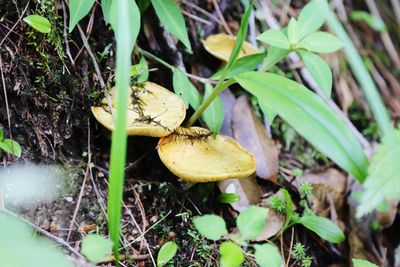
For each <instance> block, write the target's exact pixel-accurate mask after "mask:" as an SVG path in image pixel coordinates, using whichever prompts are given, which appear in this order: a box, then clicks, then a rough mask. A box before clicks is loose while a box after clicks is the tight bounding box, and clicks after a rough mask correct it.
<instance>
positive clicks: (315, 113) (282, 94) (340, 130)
mask: <svg viewBox="0 0 400 267" xmlns="http://www.w3.org/2000/svg"><path fill="white" fill-rule="evenodd" d="M234 78H235V80H236V81H237V82H238V83H239V84H240V85H241V86H242V87H243V88H244V89H246V90H247V91H249V92H250V93H251V94H253V95H255V96H256V97H257V98H258V99H259V101H262V102H264V103H265V104H266V105H268V107H270V108H271V110H273V111H275V112H277V113H278V114H279V116H280V117H282V118H283V119H284V120H285V121H287V122H288V123H289V124H290V125H291V126H292V127H293V128H294V129H295V130H296V131H297V132H299V133H300V134H301V135H302V136H303V137H304V138H305V139H306V140H307V141H309V142H310V143H311V144H312V145H314V146H315V147H316V148H317V149H318V150H320V151H321V152H322V153H324V154H326V155H327V156H328V157H330V158H331V159H332V160H333V161H335V162H336V163H337V164H338V165H339V166H340V167H342V168H343V169H344V170H346V171H347V172H349V173H351V174H352V175H353V176H354V177H356V178H357V179H358V180H359V181H361V182H362V181H363V180H364V179H365V177H366V169H367V166H368V161H367V158H366V157H365V155H364V151H363V148H362V146H361V144H360V143H359V141H358V140H357V138H356V137H355V136H354V134H353V132H352V131H351V130H350V129H349V128H348V127H346V125H345V124H344V122H343V121H342V120H341V119H340V118H339V117H338V115H336V113H334V112H333V111H332V110H331V109H330V108H329V107H328V106H327V105H326V104H325V102H324V101H323V100H322V99H321V98H320V97H319V96H318V95H316V94H315V93H313V92H311V91H310V90H308V89H307V88H306V87H305V86H303V85H301V84H299V83H297V82H294V81H291V80H289V79H287V78H285V77H282V76H279V75H276V74H271V73H258V72H246V73H242V74H240V75H238V76H235V77H234Z"/></svg>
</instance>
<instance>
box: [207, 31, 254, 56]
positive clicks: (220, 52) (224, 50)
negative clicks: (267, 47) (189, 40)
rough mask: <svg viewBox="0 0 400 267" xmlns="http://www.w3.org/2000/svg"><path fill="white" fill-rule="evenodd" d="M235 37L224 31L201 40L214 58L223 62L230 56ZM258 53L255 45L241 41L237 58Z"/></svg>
mask: <svg viewBox="0 0 400 267" xmlns="http://www.w3.org/2000/svg"><path fill="white" fill-rule="evenodd" d="M235 41H236V37H234V36H230V35H227V34H224V33H219V34H215V35H210V36H208V37H207V39H206V40H204V41H203V45H204V48H205V49H206V50H207V51H208V52H209V53H210V54H211V55H213V56H215V57H216V58H219V59H221V60H223V61H225V62H227V61H228V60H229V57H230V56H231V53H232V50H233V46H234V45H235ZM257 53H260V52H259V51H258V49H257V48H256V47H254V46H253V45H252V44H250V43H249V42H243V46H242V49H241V50H240V52H239V56H238V58H241V57H244V56H248V55H253V54H257Z"/></svg>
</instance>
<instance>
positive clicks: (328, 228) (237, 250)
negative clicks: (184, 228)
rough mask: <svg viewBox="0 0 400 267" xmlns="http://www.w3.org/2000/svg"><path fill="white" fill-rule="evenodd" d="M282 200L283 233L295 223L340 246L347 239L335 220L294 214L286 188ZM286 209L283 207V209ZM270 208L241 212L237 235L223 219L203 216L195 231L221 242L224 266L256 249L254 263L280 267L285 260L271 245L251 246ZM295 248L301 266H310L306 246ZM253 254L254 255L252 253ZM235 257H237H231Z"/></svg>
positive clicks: (308, 214) (239, 262)
mask: <svg viewBox="0 0 400 267" xmlns="http://www.w3.org/2000/svg"><path fill="white" fill-rule="evenodd" d="M281 194H282V195H283V197H282V198H277V199H279V201H278V202H277V203H278V204H276V205H275V208H276V206H279V207H280V210H281V211H282V213H285V214H286V219H285V223H284V227H283V228H282V230H281V232H282V231H285V230H286V229H288V228H289V227H292V226H293V225H295V224H302V225H303V226H305V227H306V228H308V229H309V230H311V231H313V232H315V233H316V234H318V235H319V236H320V237H321V238H323V239H325V240H327V241H329V242H332V243H339V242H341V241H343V240H344V234H343V233H342V231H341V230H340V229H339V228H338V227H337V226H336V224H334V223H333V222H332V221H330V220H328V219H326V218H323V217H319V216H316V215H314V214H312V213H310V212H309V211H308V212H305V213H304V214H303V215H302V216H300V215H299V214H297V213H295V212H294V211H293V208H292V200H291V198H290V195H289V193H288V192H287V191H286V190H285V189H281ZM283 207H284V208H283ZM268 213H269V209H267V208H262V207H256V206H251V207H249V208H248V209H246V210H244V211H242V212H241V213H240V214H239V216H238V217H237V219H236V225H237V228H238V230H239V232H238V233H236V232H232V233H228V229H227V228H226V223H225V221H224V219H223V218H222V217H220V216H217V215H211V214H210V215H203V216H200V217H197V218H195V219H193V224H194V226H195V228H196V229H197V230H198V231H199V232H200V233H201V234H202V235H203V236H205V237H206V238H208V239H210V240H213V241H219V240H220V241H222V243H221V245H220V247H219V251H220V262H221V265H222V266H225V267H231V266H239V265H240V264H241V263H242V262H243V261H244V258H245V257H244V253H243V250H242V249H244V250H247V249H246V248H247V247H249V248H253V251H254V254H253V256H254V257H255V260H256V262H257V264H258V265H259V266H262V267H263V266H271V267H274V266H277V267H279V266H281V264H282V261H283V260H282V258H281V255H280V254H279V251H278V249H277V248H276V246H275V245H273V244H272V243H265V244H262V245H259V244H252V243H251V242H252V241H255V240H257V238H258V236H259V235H260V234H261V232H262V231H263V230H264V228H265V225H266V220H267V218H268ZM298 244H299V245H297V244H296V246H297V247H296V246H295V248H294V252H293V253H294V254H293V258H294V259H295V260H298V261H300V262H301V264H302V265H301V266H304V267H307V266H310V265H311V262H312V259H311V258H310V257H308V256H307V255H306V253H305V249H304V247H303V245H301V244H300V243H298ZM250 254H251V253H250ZM232 255H234V256H232Z"/></svg>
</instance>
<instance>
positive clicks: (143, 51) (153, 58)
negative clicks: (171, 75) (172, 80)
mask: <svg viewBox="0 0 400 267" xmlns="http://www.w3.org/2000/svg"><path fill="white" fill-rule="evenodd" d="M137 50H138V51H139V53H140V54H142V55H143V56H145V57H148V58H151V59H152V60H154V61H157V62H158V63H160V64H161V65H164V66H165V67H167V68H169V69H170V70H171V71H174V69H175V67H174V66H172V65H171V64H169V63H167V62H165V61H164V60H162V59H161V58H159V57H157V56H155V55H153V54H152V53H150V52H148V51H146V50H143V49H142V48H140V47H138V48H137Z"/></svg>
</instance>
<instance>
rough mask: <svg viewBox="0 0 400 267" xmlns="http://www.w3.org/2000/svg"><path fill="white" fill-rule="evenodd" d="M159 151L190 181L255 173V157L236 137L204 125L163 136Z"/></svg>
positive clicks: (167, 161)
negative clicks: (217, 131) (211, 129)
mask: <svg viewBox="0 0 400 267" xmlns="http://www.w3.org/2000/svg"><path fill="white" fill-rule="evenodd" d="M158 155H159V156H160V159H161V161H162V162H163V163H164V165H165V166H166V167H167V168H168V169H169V170H170V171H171V172H172V173H173V174H175V175H176V176H178V177H179V178H181V179H182V180H184V181H190V182H213V181H219V180H224V179H228V178H243V177H248V176H250V175H252V174H254V173H255V171H256V164H255V159H254V157H253V156H252V155H251V154H250V153H249V152H248V151H247V150H246V149H244V148H243V147H242V146H241V145H240V144H239V143H237V142H236V141H235V140H233V139H231V138H229V137H226V136H223V135H220V134H218V135H217V136H216V138H213V136H212V134H211V132H210V131H209V130H207V129H204V128H200V127H191V128H183V127H179V128H177V129H176V131H175V132H174V133H172V134H171V135H168V136H166V137H163V138H160V141H159V143H158Z"/></svg>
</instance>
